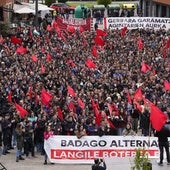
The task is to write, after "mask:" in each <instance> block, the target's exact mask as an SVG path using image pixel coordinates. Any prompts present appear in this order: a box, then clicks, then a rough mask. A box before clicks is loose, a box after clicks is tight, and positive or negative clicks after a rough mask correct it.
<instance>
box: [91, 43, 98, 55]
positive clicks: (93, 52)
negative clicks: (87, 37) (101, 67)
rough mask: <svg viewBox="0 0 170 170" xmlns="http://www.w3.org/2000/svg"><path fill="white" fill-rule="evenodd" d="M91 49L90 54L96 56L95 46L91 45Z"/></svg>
mask: <svg viewBox="0 0 170 170" xmlns="http://www.w3.org/2000/svg"><path fill="white" fill-rule="evenodd" d="M91 50H92V55H93V57H97V56H98V53H97V48H96V46H95V45H93V46H92V48H91Z"/></svg>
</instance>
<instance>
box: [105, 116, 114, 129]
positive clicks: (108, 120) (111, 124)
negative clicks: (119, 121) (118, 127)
mask: <svg viewBox="0 0 170 170" xmlns="http://www.w3.org/2000/svg"><path fill="white" fill-rule="evenodd" d="M106 119H107V122H108V123H109V125H110V127H111V128H113V129H115V126H114V125H113V123H112V121H111V120H110V119H109V118H108V117H107V116H106Z"/></svg>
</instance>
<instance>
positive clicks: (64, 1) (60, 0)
mask: <svg viewBox="0 0 170 170" xmlns="http://www.w3.org/2000/svg"><path fill="white" fill-rule="evenodd" d="M58 2H62V3H66V2H67V0H58Z"/></svg>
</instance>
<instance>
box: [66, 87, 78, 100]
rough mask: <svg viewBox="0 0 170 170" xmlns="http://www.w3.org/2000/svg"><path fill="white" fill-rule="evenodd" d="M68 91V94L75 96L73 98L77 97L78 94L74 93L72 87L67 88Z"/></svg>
mask: <svg viewBox="0 0 170 170" xmlns="http://www.w3.org/2000/svg"><path fill="white" fill-rule="evenodd" d="M67 90H68V94H69V95H71V96H73V97H76V93H75V91H74V89H73V88H72V87H71V86H69V85H68V86H67Z"/></svg>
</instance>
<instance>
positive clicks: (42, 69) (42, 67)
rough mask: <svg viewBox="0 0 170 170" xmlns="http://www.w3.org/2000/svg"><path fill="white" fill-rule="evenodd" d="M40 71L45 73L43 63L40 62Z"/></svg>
mask: <svg viewBox="0 0 170 170" xmlns="http://www.w3.org/2000/svg"><path fill="white" fill-rule="evenodd" d="M41 73H42V74H44V73H45V67H44V65H43V64H41Z"/></svg>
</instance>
